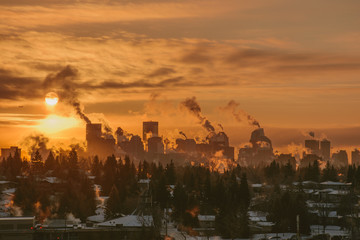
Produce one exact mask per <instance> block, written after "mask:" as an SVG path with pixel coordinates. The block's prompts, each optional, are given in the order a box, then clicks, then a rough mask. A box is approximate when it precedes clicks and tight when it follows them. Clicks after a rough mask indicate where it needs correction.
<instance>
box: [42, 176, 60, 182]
mask: <svg viewBox="0 0 360 240" xmlns="http://www.w3.org/2000/svg"><path fill="white" fill-rule="evenodd" d="M44 181H46V182H48V183H60V182H61V181H60V179H58V178H57V177H46V178H44Z"/></svg>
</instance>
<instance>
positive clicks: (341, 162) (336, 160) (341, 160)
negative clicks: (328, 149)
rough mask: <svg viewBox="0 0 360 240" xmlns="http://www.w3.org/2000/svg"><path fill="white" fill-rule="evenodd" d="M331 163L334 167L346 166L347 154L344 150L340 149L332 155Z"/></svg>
mask: <svg viewBox="0 0 360 240" xmlns="http://www.w3.org/2000/svg"><path fill="white" fill-rule="evenodd" d="M332 160H333V164H334V165H335V167H346V166H347V165H348V164H349V163H348V155H347V152H346V151H345V150H340V151H338V152H337V153H334V154H333V155H332Z"/></svg>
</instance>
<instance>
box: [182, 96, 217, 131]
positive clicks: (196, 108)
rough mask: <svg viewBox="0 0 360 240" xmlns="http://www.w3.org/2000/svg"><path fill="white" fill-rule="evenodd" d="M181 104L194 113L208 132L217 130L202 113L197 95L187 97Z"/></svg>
mask: <svg viewBox="0 0 360 240" xmlns="http://www.w3.org/2000/svg"><path fill="white" fill-rule="evenodd" d="M180 104H181V106H184V107H185V108H186V109H187V110H189V112H190V113H192V114H193V115H194V116H195V117H196V118H197V119H199V121H200V124H201V125H202V126H203V127H204V128H205V129H206V130H207V131H208V132H215V128H214V127H213V126H212V125H211V123H210V121H209V120H207V119H206V117H204V116H203V115H202V114H201V108H200V105H199V104H198V103H197V102H196V97H192V98H187V99H185V101H183V102H181V103H180Z"/></svg>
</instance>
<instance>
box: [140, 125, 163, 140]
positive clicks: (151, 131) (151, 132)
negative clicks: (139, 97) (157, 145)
mask: <svg viewBox="0 0 360 240" xmlns="http://www.w3.org/2000/svg"><path fill="white" fill-rule="evenodd" d="M157 136H159V123H158V122H153V121H150V122H143V141H144V143H145V144H147V140H148V139H149V138H151V137H157Z"/></svg>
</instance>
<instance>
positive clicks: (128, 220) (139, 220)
mask: <svg viewBox="0 0 360 240" xmlns="http://www.w3.org/2000/svg"><path fill="white" fill-rule="evenodd" d="M152 224H153V218H152V216H136V215H128V216H125V217H119V218H115V219H112V220H109V221H106V222H103V223H99V224H98V226H99V227H116V226H117V225H123V226H124V227H142V226H146V227H150V226H152Z"/></svg>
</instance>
